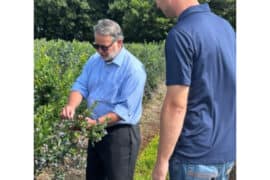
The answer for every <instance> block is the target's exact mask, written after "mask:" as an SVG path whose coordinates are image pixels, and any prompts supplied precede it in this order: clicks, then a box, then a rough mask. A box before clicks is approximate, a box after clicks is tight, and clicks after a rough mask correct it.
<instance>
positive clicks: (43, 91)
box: [34, 39, 164, 174]
mask: <svg viewBox="0 0 270 180" xmlns="http://www.w3.org/2000/svg"><path fill="white" fill-rule="evenodd" d="M163 46H164V43H144V44H137V43H131V44H125V47H126V48H127V49H128V50H129V51H130V52H132V53H133V54H134V55H135V56H137V57H138V58H139V59H140V60H141V61H142V62H143V64H144V65H145V68H146V72H147V82H146V87H145V97H144V101H146V100H147V99H149V98H151V92H152V91H154V89H155V88H156V87H157V85H158V83H159V82H160V80H161V79H162V78H163V77H164V53H163V52H164V50H163ZM94 52H95V49H93V47H92V46H91V44H90V43H88V42H79V41H72V42H67V41H63V40H51V41H46V40H45V39H37V40H35V41H34V63H35V68H34V98H35V99H34V113H35V114H34V133H35V134H34V148H35V149H34V156H35V157H34V158H35V174H37V173H39V172H40V171H41V170H42V169H43V168H44V167H48V166H49V167H56V168H57V167H59V165H60V164H63V161H64V160H65V158H66V157H69V159H73V162H75V161H77V164H76V163H75V165H74V163H73V166H78V165H79V164H80V160H79V159H83V158H82V157H81V156H80V155H81V154H82V150H81V149H78V148H77V147H73V146H71V145H72V142H70V140H69V139H67V138H68V137H66V136H63V132H61V128H59V121H60V119H59V113H60V110H61V108H62V107H63V106H64V105H65V104H66V102H67V97H68V94H69V91H70V88H71V85H72V83H73V82H74V80H75V79H76V77H77V76H78V75H79V74H80V72H81V70H82V67H83V65H84V64H85V62H86V61H87V59H88V58H89V57H90V55H91V54H93V53H94ZM85 108H86V104H85V103H84V104H83V105H82V106H81V107H80V108H79V109H78V111H77V112H78V113H79V112H82V111H83V110H85Z"/></svg>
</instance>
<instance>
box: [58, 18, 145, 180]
mask: <svg viewBox="0 0 270 180" xmlns="http://www.w3.org/2000/svg"><path fill="white" fill-rule="evenodd" d="M94 36H95V42H94V43H93V47H94V48H95V49H96V50H97V52H96V53H95V54H94V55H92V56H91V57H90V58H89V60H88V61H87V63H86V64H85V66H84V68H83V71H82V73H81V75H80V76H79V77H78V78H77V79H76V81H75V82H74V84H73V86H72V91H71V93H70V96H69V101H68V104H67V105H66V106H65V107H64V108H63V110H62V112H61V115H62V117H63V118H69V119H71V118H73V116H74V114H75V110H76V108H77V107H78V106H79V104H80V103H81V101H82V99H85V100H87V104H88V106H91V105H92V104H93V103H94V102H97V105H96V106H95V108H94V110H93V113H92V115H91V116H90V117H87V118H86V121H87V122H88V123H89V125H90V126H91V125H95V124H97V123H104V122H105V120H106V119H109V122H108V128H107V131H108V135H106V136H104V137H103V139H102V140H101V141H100V142H98V143H96V144H95V146H91V144H89V146H88V158H87V169H86V178H87V179H91V180H95V179H96V180H102V179H107V178H108V179H110V180H122V179H123V180H129V179H130V180H131V179H133V173H134V169H135V163H136V159H137V155H138V151H139V146H140V129H139V125H138V123H139V121H140V118H141V115H142V100H143V93H144V85H145V81H146V73H145V70H144V66H143V64H142V63H141V62H140V61H139V60H138V59H137V58H136V57H135V56H133V55H132V54H131V53H130V52H129V51H128V50H127V49H125V48H124V47H123V39H124V37H123V33H122V30H121V28H120V26H119V25H118V24H117V23H116V22H114V21H112V20H109V19H102V20H99V21H98V24H97V25H96V26H94Z"/></svg>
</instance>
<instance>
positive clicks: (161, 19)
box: [34, 0, 235, 42]
mask: <svg viewBox="0 0 270 180" xmlns="http://www.w3.org/2000/svg"><path fill="white" fill-rule="evenodd" d="M200 2H201V3H204V2H207V0H201V1H200ZM209 5H210V7H211V9H212V10H213V11H214V12H216V13H217V14H218V15H220V16H223V17H225V18H226V19H227V20H228V21H229V22H230V23H231V24H232V25H233V27H234V28H235V0H212V1H210V2H209ZM101 18H110V19H113V20H115V21H117V22H118V23H119V24H120V25H121V27H122V28H123V31H124V35H125V39H126V42H145V41H147V42H151V41H160V40H164V39H165V37H166V35H167V32H168V30H169V29H170V28H171V27H172V26H173V24H174V22H175V20H176V19H175V18H174V19H168V18H166V17H165V16H164V15H163V14H162V12H161V11H160V10H158V9H157V8H156V5H155V1H154V0H35V1H34V37H35V38H46V39H58V38H60V39H64V40H70V41H72V40H73V39H77V40H79V41H93V30H92V27H93V25H94V24H96V22H97V20H98V19H101Z"/></svg>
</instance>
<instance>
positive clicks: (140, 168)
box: [134, 135, 159, 180]
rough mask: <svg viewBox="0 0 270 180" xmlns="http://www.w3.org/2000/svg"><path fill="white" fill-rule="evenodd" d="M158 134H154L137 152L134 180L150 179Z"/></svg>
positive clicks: (154, 160)
mask: <svg viewBox="0 0 270 180" xmlns="http://www.w3.org/2000/svg"><path fill="white" fill-rule="evenodd" d="M158 140H159V136H158V135H157V136H155V137H154V138H153V139H152V140H151V141H150V143H149V144H148V145H147V147H146V148H145V149H144V150H143V151H142V152H141V153H140V154H139V158H138V160H137V163H136V168H135V176H134V180H151V179H152V170H153V168H154V164H155V162H156V157H157V149H158Z"/></svg>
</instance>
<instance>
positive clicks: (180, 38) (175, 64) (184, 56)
mask: <svg viewBox="0 0 270 180" xmlns="http://www.w3.org/2000/svg"><path fill="white" fill-rule="evenodd" d="M193 52H194V51H193V45H192V40H191V37H190V36H189V35H188V34H187V33H186V32H183V31H179V30H177V31H176V30H175V29H172V30H171V31H170V32H169V34H168V37H167V40H166V44H165V57H166V85H168V86H169V85H186V86H190V84H191V73H192V66H193V54H194V53H193Z"/></svg>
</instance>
